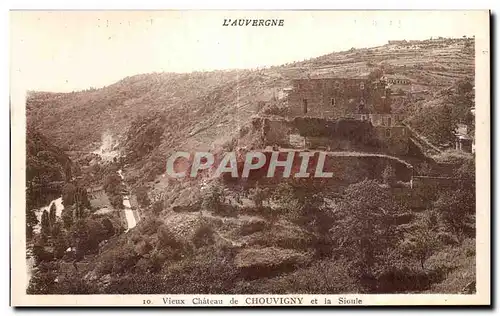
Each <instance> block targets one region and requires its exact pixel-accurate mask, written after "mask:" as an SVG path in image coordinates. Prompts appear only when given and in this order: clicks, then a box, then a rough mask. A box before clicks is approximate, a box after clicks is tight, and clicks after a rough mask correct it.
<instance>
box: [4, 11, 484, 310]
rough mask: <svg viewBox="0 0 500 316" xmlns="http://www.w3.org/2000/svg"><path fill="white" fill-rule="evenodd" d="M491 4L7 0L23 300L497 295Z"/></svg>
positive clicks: (251, 301)
mask: <svg viewBox="0 0 500 316" xmlns="http://www.w3.org/2000/svg"><path fill="white" fill-rule="evenodd" d="M489 21H490V12H488V11H314V10H313V11H311V10H309V11H175V10H166V11H51V12H48V11H11V12H10V30H11V42H10V52H11V61H10V62H11V94H10V106H11V137H12V152H11V162H12V165H11V168H12V169H11V172H12V178H11V194H12V195H11V202H12V203H11V204H12V209H11V234H12V235H11V249H12V253H11V269H12V270H11V285H12V288H11V294H12V299H11V304H12V305H14V306H144V307H147V306H164V307H171V306H177V307H178V306H232V307H245V306H290V305H292V306H322V307H325V306H354V305H356V306H359V305H362V306H370V305H464V304H467V305H489V304H490V302H491V299H490V125H489V124H490V97H489V96H490V75H489V74H490V64H489V60H490V47H489V43H490V33H489V26H490V23H489Z"/></svg>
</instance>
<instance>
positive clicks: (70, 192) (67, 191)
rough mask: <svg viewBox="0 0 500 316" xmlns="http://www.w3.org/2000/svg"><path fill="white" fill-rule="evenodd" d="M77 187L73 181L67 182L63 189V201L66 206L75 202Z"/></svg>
mask: <svg viewBox="0 0 500 316" xmlns="http://www.w3.org/2000/svg"><path fill="white" fill-rule="evenodd" d="M75 194H76V187H75V186H74V185H73V184H72V183H66V184H65V185H64V187H63V190H62V203H63V204H64V206H65V207H68V206H71V205H73V204H74V203H75Z"/></svg>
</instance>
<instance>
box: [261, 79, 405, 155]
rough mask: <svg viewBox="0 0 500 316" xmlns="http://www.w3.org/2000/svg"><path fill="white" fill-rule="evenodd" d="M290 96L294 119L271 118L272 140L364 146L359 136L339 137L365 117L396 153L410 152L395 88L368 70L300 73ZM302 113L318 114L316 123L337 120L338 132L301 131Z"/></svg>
mask: <svg viewBox="0 0 500 316" xmlns="http://www.w3.org/2000/svg"><path fill="white" fill-rule="evenodd" d="M286 100H287V103H288V108H289V116H290V117H289V119H292V121H288V122H286V121H282V120H274V119H271V120H269V121H268V122H267V123H266V124H267V127H266V128H265V129H264V134H265V135H264V138H265V143H266V144H267V145H273V144H282V145H284V146H286V143H295V142H298V143H302V144H304V146H306V147H310V146H312V145H313V144H314V146H313V147H326V148H331V149H332V150H333V149H335V150H347V149H348V148H355V147H359V148H361V147H363V146H360V145H359V144H355V143H354V142H355V140H354V139H349V137H347V138H345V139H344V140H341V139H340V138H339V137H340V135H341V134H345V133H344V132H346V131H347V130H351V129H352V128H353V127H355V126H358V125H359V124H360V123H362V124H366V123H368V125H367V126H371V129H367V132H366V133H373V135H372V136H376V138H377V139H378V140H379V141H380V144H381V145H380V146H379V147H380V149H381V150H384V151H385V152H387V153H391V154H395V155H405V154H406V153H407V152H408V143H409V133H408V130H407V128H406V127H405V126H404V125H403V124H402V122H403V119H404V117H403V116H402V115H401V114H397V113H392V111H391V100H392V99H391V93H390V90H389V89H387V84H386V82H385V81H384V80H380V79H378V78H375V79H374V78H369V77H368V76H365V77H361V78H359V77H358V78H304V79H294V80H292V87H291V89H286ZM301 118H304V119H308V120H316V121H314V122H315V123H314V124H320V125H323V124H324V125H325V126H327V125H332V124H333V125H335V124H336V126H337V129H336V132H335V133H337V134H338V135H337V134H335V135H334V134H330V135H326V134H328V133H326V134H325V135H323V136H320V135H318V136H313V135H297V132H296V126H295V124H296V123H297V119H301ZM314 124H313V125H314ZM344 129H345V130H344ZM334 130H335V129H334ZM299 134H300V133H299ZM344 136H345V135H344ZM367 136H368V135H367ZM292 139H293V140H294V141H292ZM296 139H298V141H295V140H296ZM300 139H302V140H300ZM335 139H337V140H336V141H335Z"/></svg>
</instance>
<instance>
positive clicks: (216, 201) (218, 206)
mask: <svg viewBox="0 0 500 316" xmlns="http://www.w3.org/2000/svg"><path fill="white" fill-rule="evenodd" d="M224 201H225V197H224V189H223V186H222V184H220V183H218V182H217V183H212V185H211V186H210V187H209V188H208V189H206V193H205V196H204V198H203V203H202V205H203V207H204V208H206V209H207V210H209V211H213V212H215V213H217V212H220V211H222V209H223V207H224Z"/></svg>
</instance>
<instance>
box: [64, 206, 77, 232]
mask: <svg viewBox="0 0 500 316" xmlns="http://www.w3.org/2000/svg"><path fill="white" fill-rule="evenodd" d="M61 219H62V221H63V224H64V228H66V229H67V230H69V229H70V228H71V226H73V222H74V219H73V209H72V207H65V208H64V210H63V211H62V213H61Z"/></svg>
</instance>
